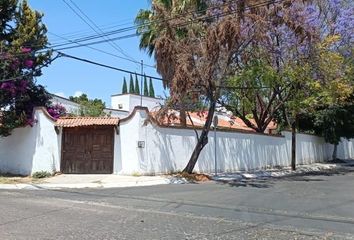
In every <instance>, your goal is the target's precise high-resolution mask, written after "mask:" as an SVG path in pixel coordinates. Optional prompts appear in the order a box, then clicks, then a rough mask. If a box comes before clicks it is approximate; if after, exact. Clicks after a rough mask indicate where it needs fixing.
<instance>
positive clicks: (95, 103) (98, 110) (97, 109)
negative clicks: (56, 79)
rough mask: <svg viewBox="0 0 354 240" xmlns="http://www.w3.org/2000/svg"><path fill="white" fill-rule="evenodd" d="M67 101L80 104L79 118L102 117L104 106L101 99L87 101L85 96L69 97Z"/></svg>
mask: <svg viewBox="0 0 354 240" xmlns="http://www.w3.org/2000/svg"><path fill="white" fill-rule="evenodd" d="M69 99H70V100H71V101H73V102H76V103H78V104H80V113H79V114H80V116H90V117H99V116H104V115H105V113H104V111H103V110H104V109H105V108H106V104H105V103H104V102H103V101H102V100H101V99H97V98H95V99H89V98H88V97H87V95H86V94H82V95H80V96H78V97H73V96H70V97H69Z"/></svg>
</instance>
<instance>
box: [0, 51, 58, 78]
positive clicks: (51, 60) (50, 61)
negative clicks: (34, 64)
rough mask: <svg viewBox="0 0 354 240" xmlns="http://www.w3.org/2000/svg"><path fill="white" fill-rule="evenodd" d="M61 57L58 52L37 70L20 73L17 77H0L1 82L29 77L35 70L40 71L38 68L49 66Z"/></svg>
mask: <svg viewBox="0 0 354 240" xmlns="http://www.w3.org/2000/svg"><path fill="white" fill-rule="evenodd" d="M59 57H60V55H59V54H58V55H57V56H55V57H54V58H52V59H50V60H49V61H48V62H46V63H45V64H43V65H42V66H40V67H39V68H37V69H35V70H31V71H30V72H28V73H25V74H23V75H18V76H16V77H12V78H5V79H0V83H1V82H10V81H15V80H18V79H21V78H23V77H27V76H30V75H32V74H33V73H34V72H36V71H38V70H41V69H42V68H44V67H48V65H49V64H51V63H52V62H54V61H55V60H56V59H58V58H59Z"/></svg>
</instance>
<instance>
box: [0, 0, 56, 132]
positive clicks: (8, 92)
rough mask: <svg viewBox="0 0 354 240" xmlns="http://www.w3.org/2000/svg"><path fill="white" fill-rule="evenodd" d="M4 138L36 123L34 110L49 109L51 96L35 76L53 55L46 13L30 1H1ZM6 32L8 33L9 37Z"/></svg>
mask: <svg viewBox="0 0 354 240" xmlns="http://www.w3.org/2000/svg"><path fill="white" fill-rule="evenodd" d="M0 9H1V17H0V21H1V22H2V24H0V32H1V33H4V34H3V35H2V38H1V41H0V42H1V53H0V76H1V77H0V112H1V113H0V115H1V119H0V136H8V135H10V134H11V131H12V130H13V129H14V128H17V127H22V126H27V125H30V126H32V125H33V124H34V122H35V121H34V119H33V108H34V107H36V106H43V107H49V106H50V102H49V100H50V96H49V94H48V93H47V91H46V90H45V88H44V87H43V86H41V85H38V84H36V82H35V77H38V76H41V75H42V72H41V68H42V67H43V66H46V65H48V63H49V61H50V56H51V52H50V51H49V50H48V51H40V50H43V49H44V48H45V47H46V46H47V43H48V41H47V37H46V32H47V29H46V27H45V25H44V24H43V23H42V21H41V19H42V14H40V13H39V12H36V11H34V10H32V9H31V8H30V7H29V6H28V4H27V1H26V0H23V1H0ZM5 33H6V34H5Z"/></svg>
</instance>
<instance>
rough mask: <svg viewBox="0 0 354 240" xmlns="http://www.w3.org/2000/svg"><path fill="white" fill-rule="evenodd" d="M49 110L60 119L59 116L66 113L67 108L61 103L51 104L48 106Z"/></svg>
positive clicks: (55, 117) (50, 113) (54, 116)
mask: <svg viewBox="0 0 354 240" xmlns="http://www.w3.org/2000/svg"><path fill="white" fill-rule="evenodd" d="M47 111H48V113H49V115H50V116H52V117H53V118H54V119H58V118H59V117H61V116H64V115H66V109H65V107H64V106H63V105H61V104H54V105H51V106H49V107H47Z"/></svg>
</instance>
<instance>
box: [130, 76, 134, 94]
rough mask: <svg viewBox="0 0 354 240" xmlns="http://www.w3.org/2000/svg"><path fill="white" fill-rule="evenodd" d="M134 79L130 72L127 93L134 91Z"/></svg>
mask: <svg viewBox="0 0 354 240" xmlns="http://www.w3.org/2000/svg"><path fill="white" fill-rule="evenodd" d="M134 92H135V89H134V80H133V75H131V74H130V83H129V93H134Z"/></svg>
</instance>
